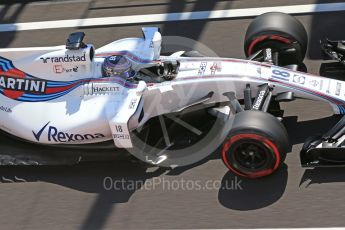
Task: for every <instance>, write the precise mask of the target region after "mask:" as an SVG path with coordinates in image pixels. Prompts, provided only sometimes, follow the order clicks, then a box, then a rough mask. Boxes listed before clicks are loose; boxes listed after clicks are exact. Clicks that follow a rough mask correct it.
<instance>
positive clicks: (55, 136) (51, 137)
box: [32, 122, 105, 143]
mask: <svg viewBox="0 0 345 230" xmlns="http://www.w3.org/2000/svg"><path fill="white" fill-rule="evenodd" d="M49 123H50V122H48V123H47V124H45V126H43V127H42V128H41V129H40V130H39V131H38V132H34V131H32V134H33V135H34V137H35V139H36V140H37V141H40V138H41V135H42V133H43V131H44V130H45V129H46V128H47V127H48V141H51V142H59V143H64V142H74V141H78V142H79V141H86V140H93V139H97V138H102V137H105V136H104V135H103V134H101V133H95V134H74V133H67V132H60V131H59V130H58V129H57V128H56V127H54V126H51V125H50V126H48V125H49Z"/></svg>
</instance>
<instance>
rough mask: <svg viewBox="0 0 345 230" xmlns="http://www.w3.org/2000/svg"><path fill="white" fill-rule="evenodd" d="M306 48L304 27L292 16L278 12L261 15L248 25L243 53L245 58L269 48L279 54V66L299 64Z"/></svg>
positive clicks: (306, 38) (306, 37) (306, 39)
mask: <svg viewBox="0 0 345 230" xmlns="http://www.w3.org/2000/svg"><path fill="white" fill-rule="evenodd" d="M307 46H308V36H307V32H306V30H305V28H304V26H303V25H302V24H301V22H299V21H298V20H297V19H296V18H294V17H293V16H290V15H288V14H284V13H279V12H270V13H266V14H262V15H260V16H258V17H257V18H255V19H254V20H253V21H252V22H251V24H250V25H249V27H248V29H247V32H246V36H245V41H244V51H245V54H246V56H247V57H250V56H251V55H253V54H255V53H256V52H258V51H260V50H264V49H267V48H271V49H272V51H273V52H278V54H279V65H291V64H300V63H302V62H303V59H304V57H305V54H306V51H307Z"/></svg>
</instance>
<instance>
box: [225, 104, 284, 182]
mask: <svg viewBox="0 0 345 230" xmlns="http://www.w3.org/2000/svg"><path fill="white" fill-rule="evenodd" d="M289 147H290V144H289V138H288V134H287V132H286V129H285V127H284V126H283V124H282V123H281V122H280V121H279V120H278V119H277V118H276V117H274V116H272V115H271V114H268V113H264V112H261V111H253V110H247V111H243V112H240V113H238V114H236V115H235V118H234V123H233V127H232V129H231V131H230V134H229V136H228V138H227V139H226V141H225V142H224V145H223V149H222V159H223V162H224V163H225V165H226V166H227V167H228V168H229V169H230V170H231V171H233V172H234V173H235V174H237V175H239V176H242V177H247V178H259V177H264V176H268V175H270V174H272V173H273V172H274V171H275V170H277V169H278V168H279V167H280V166H281V165H282V163H283V162H284V160H285V158H286V153H287V151H289Z"/></svg>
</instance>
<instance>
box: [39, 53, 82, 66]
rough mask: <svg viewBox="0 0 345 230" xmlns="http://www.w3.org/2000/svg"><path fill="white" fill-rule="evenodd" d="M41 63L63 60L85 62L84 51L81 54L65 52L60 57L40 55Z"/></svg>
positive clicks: (62, 61)
mask: <svg viewBox="0 0 345 230" xmlns="http://www.w3.org/2000/svg"><path fill="white" fill-rule="evenodd" d="M40 59H41V60H42V61H43V63H45V64H46V63H65V62H85V61H86V56H85V52H84V53H83V54H82V55H69V54H66V55H65V56H62V57H41V58H40Z"/></svg>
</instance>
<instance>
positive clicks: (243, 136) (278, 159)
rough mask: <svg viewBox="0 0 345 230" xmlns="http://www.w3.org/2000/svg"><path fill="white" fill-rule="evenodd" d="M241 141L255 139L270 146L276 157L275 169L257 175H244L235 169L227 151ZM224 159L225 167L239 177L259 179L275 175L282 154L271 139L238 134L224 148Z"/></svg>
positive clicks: (255, 135)
mask: <svg viewBox="0 0 345 230" xmlns="http://www.w3.org/2000/svg"><path fill="white" fill-rule="evenodd" d="M241 139H254V140H258V141H262V142H263V143H264V144H266V145H267V146H269V147H270V148H271V149H272V150H273V153H274V155H275V157H276V162H275V164H274V167H273V168H272V169H265V170H262V171H259V172H256V173H252V174H243V173H241V172H239V171H238V170H236V169H234V168H233V167H232V166H231V164H229V162H228V160H227V157H226V155H227V151H228V150H229V148H230V146H231V144H232V143H234V142H236V141H238V140H241ZM222 158H223V161H224V163H225V165H226V166H227V167H228V168H229V169H230V170H231V171H233V172H234V173H236V174H237V175H239V176H243V177H248V178H257V177H262V176H267V175H269V174H271V173H273V172H274V171H275V170H276V169H277V168H278V166H279V164H280V154H279V150H278V148H277V146H276V145H275V144H274V143H273V142H272V141H270V140H269V139H267V138H265V137H263V136H260V135H257V134H237V135H235V136H232V137H231V138H230V139H229V140H228V141H227V142H226V143H225V144H224V146H223V149H222Z"/></svg>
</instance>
